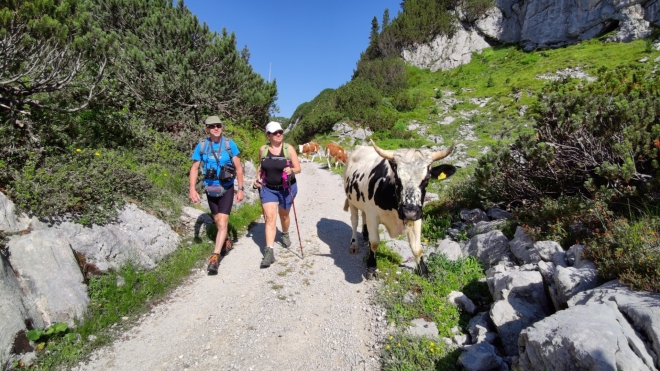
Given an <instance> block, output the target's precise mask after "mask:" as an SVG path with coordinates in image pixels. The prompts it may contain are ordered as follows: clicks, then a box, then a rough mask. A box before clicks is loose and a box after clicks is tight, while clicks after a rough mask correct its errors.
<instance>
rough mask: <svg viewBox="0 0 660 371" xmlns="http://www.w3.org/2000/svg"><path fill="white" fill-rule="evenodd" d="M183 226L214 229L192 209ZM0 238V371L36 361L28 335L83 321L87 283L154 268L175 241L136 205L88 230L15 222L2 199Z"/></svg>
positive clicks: (21, 219) (176, 237) (10, 207)
mask: <svg viewBox="0 0 660 371" xmlns="http://www.w3.org/2000/svg"><path fill="white" fill-rule="evenodd" d="M246 174H247V175H246V178H247V177H250V176H251V177H252V178H251V179H252V181H254V178H255V177H256V170H255V169H254V166H252V167H251V168H250V166H249V165H248V166H246ZM246 182H248V180H246ZM246 184H251V182H249V183H246ZM255 197H256V196H255ZM255 197H253V198H255ZM238 207H240V205H239V206H238ZM186 219H193V220H194V221H193V222H192V223H191V224H192V225H191V227H192V228H190V230H191V231H192V230H194V226H197V227H198V230H197V232H198V233H199V232H200V230H199V229H201V228H202V226H203V227H204V228H205V227H206V226H207V225H208V224H212V223H213V220H212V218H211V217H210V216H209V215H208V214H206V213H204V212H203V211H200V210H197V209H193V208H186V210H185V211H184V218H183V220H184V223H185V220H186ZM0 233H1V234H3V235H5V236H7V239H6V241H4V245H0V365H2V366H0V367H4V366H5V365H7V364H11V362H13V361H15V360H29V359H31V358H32V357H33V356H34V353H33V349H32V346H31V342H30V341H29V340H28V338H27V337H26V332H27V331H28V330H31V329H33V328H34V329H44V328H47V327H49V326H50V325H52V324H53V323H56V322H63V323H67V324H68V325H70V326H73V325H75V320H76V319H82V318H83V317H84V315H85V314H86V311H87V306H88V303H89V296H88V292H87V285H86V282H87V281H86V278H88V276H89V275H92V274H102V273H103V272H105V271H107V270H113V269H114V270H116V269H119V268H121V267H122V266H123V265H125V264H127V263H128V262H131V263H133V264H136V265H137V266H140V267H142V268H145V269H151V268H154V267H156V265H157V264H158V263H159V261H160V260H162V259H163V258H164V257H165V256H167V255H169V254H171V253H172V252H174V251H175V250H176V249H177V248H178V247H179V244H180V241H181V237H180V236H179V235H178V234H177V233H176V232H174V231H173V230H172V228H170V226H169V225H167V224H166V223H164V222H163V221H161V220H159V219H158V218H156V217H155V216H153V215H150V214H148V213H147V212H145V211H143V210H141V209H140V208H138V207H137V205H135V204H131V203H129V204H127V205H126V206H125V207H124V208H123V209H122V210H120V212H119V214H118V217H117V220H116V221H115V222H114V223H110V224H107V225H104V226H98V225H93V226H91V227H86V226H82V225H80V224H75V223H72V222H69V221H63V222H59V223H50V222H49V223H47V222H45V221H42V220H39V219H37V218H29V217H27V216H25V215H16V212H15V206H14V204H13V203H12V202H11V200H9V199H7V197H6V196H5V195H4V194H2V193H0Z"/></svg>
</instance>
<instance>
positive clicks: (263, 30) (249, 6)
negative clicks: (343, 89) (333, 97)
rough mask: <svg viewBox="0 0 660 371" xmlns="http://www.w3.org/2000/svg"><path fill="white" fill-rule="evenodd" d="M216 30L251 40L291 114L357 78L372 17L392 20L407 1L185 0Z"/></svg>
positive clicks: (253, 54)
mask: <svg viewBox="0 0 660 371" xmlns="http://www.w3.org/2000/svg"><path fill="white" fill-rule="evenodd" d="M184 3H185V5H186V6H187V7H188V8H189V9H190V10H191V11H192V12H193V13H194V14H195V15H196V16H197V18H198V19H199V21H200V22H206V23H207V24H208V25H209V27H210V28H211V30H213V31H217V32H221V31H222V28H223V27H224V28H226V29H227V31H228V32H232V31H233V32H234V33H235V34H236V40H237V45H236V47H237V48H238V49H239V50H241V49H243V46H245V45H247V47H248V49H249V50H250V64H251V65H252V68H253V69H254V70H255V71H256V72H257V73H259V74H261V76H263V77H264V79H266V80H268V72H269V64H270V66H271V67H270V77H271V80H272V79H277V92H278V99H277V102H276V104H277V105H278V106H279V108H280V112H279V113H278V114H277V115H278V116H284V117H291V115H292V114H293V112H294V111H295V109H296V108H297V107H298V105H300V104H301V103H304V102H309V101H311V100H312V99H314V97H316V96H317V95H318V94H319V93H320V92H321V91H322V90H323V89H326V88H338V87H339V86H341V85H343V84H345V83H346V82H348V81H349V80H350V79H351V76H352V75H353V70H354V69H355V66H356V63H357V61H358V59H359V58H360V52H362V51H364V50H365V49H366V47H367V45H368V44H369V33H370V32H371V20H372V18H373V17H374V16H375V17H376V18H378V24H379V25H380V24H381V23H382V20H383V11H384V10H385V8H388V9H389V12H390V19H392V18H394V17H396V15H397V14H398V12H399V10H400V9H401V6H400V4H401V0H380V1H376V0H334V1H328V0H321V1H318V0H317V1H314V0H283V1H275V0H270V1H268V0H238V1H237V0H233V1H226V0H214V1H211V0H185V2H184Z"/></svg>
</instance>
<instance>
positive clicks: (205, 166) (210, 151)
mask: <svg viewBox="0 0 660 371" xmlns="http://www.w3.org/2000/svg"><path fill="white" fill-rule="evenodd" d="M204 130H206V133H207V134H208V135H209V137H208V138H207V139H205V140H203V141H201V142H199V143H198V144H197V146H196V147H195V150H194V151H193V154H192V160H193V164H192V167H191V168H190V191H189V192H190V195H189V197H190V201H192V202H194V203H197V202H200V201H201V198H200V197H199V193H197V190H196V189H195V185H196V184H197V174H198V172H199V169H200V165H201V170H202V174H203V176H204V188H205V192H206V197H207V199H208V202H209V208H210V209H211V214H213V220H214V221H215V226H216V227H217V228H218V234H217V235H216V237H215V248H214V249H213V254H211V256H210V257H209V265H208V268H207V270H208V272H209V274H217V273H218V265H219V264H220V253H221V252H224V251H222V248H223V245H224V244H225V239H226V237H227V225H228V223H229V214H230V213H231V207H232V206H233V204H234V200H235V201H236V202H241V201H242V200H243V197H245V196H244V194H243V166H242V165H241V160H240V158H239V157H238V156H239V155H240V153H241V151H239V150H238V147H237V146H236V143H234V141H233V140H231V139H228V138H225V137H223V135H222V121H221V120H220V118H219V117H218V116H209V117H207V118H206V120H204ZM234 179H236V180H237V183H238V188H237V192H234Z"/></svg>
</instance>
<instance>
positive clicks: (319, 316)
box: [76, 163, 387, 371]
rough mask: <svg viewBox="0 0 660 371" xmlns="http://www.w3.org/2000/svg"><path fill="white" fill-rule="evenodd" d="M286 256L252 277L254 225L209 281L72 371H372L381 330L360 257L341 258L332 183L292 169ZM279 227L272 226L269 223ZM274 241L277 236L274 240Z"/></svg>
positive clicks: (259, 235)
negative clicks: (294, 183) (294, 187)
mask: <svg viewBox="0 0 660 371" xmlns="http://www.w3.org/2000/svg"><path fill="white" fill-rule="evenodd" d="M302 168H303V172H302V173H301V174H300V175H298V176H297V178H298V182H299V190H300V192H299V194H298V197H297V198H296V201H295V206H296V211H297V212H298V223H299V225H300V235H301V237H302V240H303V248H304V253H305V257H304V259H301V258H300V247H299V242H298V235H297V233H296V230H295V219H294V218H293V215H292V221H291V225H292V228H291V232H292V233H291V240H292V243H293V245H292V246H291V248H290V249H285V248H283V247H282V246H279V245H278V246H277V247H276V248H275V257H276V259H277V260H276V262H275V264H273V265H272V266H271V267H270V268H267V269H260V268H259V263H260V262H261V257H262V251H263V246H264V245H265V239H264V233H263V230H264V228H263V222H260V223H258V224H257V225H256V227H254V228H253V229H252V230H250V231H249V232H248V233H247V234H246V235H244V236H241V237H240V239H239V240H238V242H237V243H236V244H235V247H236V248H235V249H234V250H233V251H232V252H231V253H230V254H229V255H228V256H226V257H225V258H224V259H223V260H222V262H221V263H220V271H219V273H218V275H217V276H207V275H206V271H205V270H198V271H196V272H195V273H193V275H192V277H191V278H190V279H189V280H187V282H186V283H185V284H183V285H182V286H180V287H179V288H178V289H176V290H175V291H174V292H173V293H172V294H171V295H170V297H169V298H168V299H166V300H164V301H163V302H162V303H161V304H159V305H157V306H156V307H154V308H153V309H152V311H151V312H150V313H147V314H146V315H144V316H142V317H141V318H140V319H139V321H138V323H137V324H136V325H135V326H134V327H133V328H131V329H130V330H128V331H126V332H125V333H124V334H123V335H122V336H121V337H120V338H119V339H118V340H116V341H115V342H114V343H113V344H111V345H109V346H107V347H104V348H102V349H99V350H98V351H96V352H94V353H93V354H92V355H91V356H90V358H89V359H88V360H87V361H86V362H83V363H81V364H80V365H79V367H77V368H76V370H79V371H83V370H145V371H146V370H211V369H213V370H278V371H279V370H378V369H380V360H379V353H380V351H379V349H380V348H379V344H380V340H381V339H382V336H384V334H385V332H386V330H387V328H386V326H387V323H386V321H385V319H384V313H383V311H382V309H380V308H378V307H377V306H375V305H374V304H373V302H372V300H371V298H372V294H373V292H374V290H375V288H376V286H375V285H377V282H373V281H365V280H364V278H363V275H362V274H363V272H364V269H365V263H364V262H363V260H362V259H363V256H364V255H365V254H366V252H367V247H365V246H362V247H361V251H360V254H358V255H350V254H349V253H348V245H349V243H350V235H351V227H350V214H349V213H347V212H344V211H343V205H344V199H345V196H344V192H343V189H342V181H341V178H340V177H339V176H338V175H336V174H332V173H331V172H329V171H327V170H325V169H323V168H321V165H319V164H318V163H304V164H302ZM278 229H279V222H278ZM278 239H279V233H278Z"/></svg>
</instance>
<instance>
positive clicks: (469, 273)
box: [376, 244, 491, 370]
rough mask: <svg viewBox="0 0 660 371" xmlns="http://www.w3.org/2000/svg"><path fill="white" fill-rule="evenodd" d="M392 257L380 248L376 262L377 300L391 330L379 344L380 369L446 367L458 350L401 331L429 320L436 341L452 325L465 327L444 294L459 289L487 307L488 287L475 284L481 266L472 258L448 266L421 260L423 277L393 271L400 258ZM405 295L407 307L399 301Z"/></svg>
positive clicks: (442, 260)
mask: <svg viewBox="0 0 660 371" xmlns="http://www.w3.org/2000/svg"><path fill="white" fill-rule="evenodd" d="M396 258H398V255H397V254H396V253H394V252H392V251H391V250H390V249H388V248H387V247H386V246H385V245H384V244H381V246H380V247H379V249H378V253H377V255H376V259H377V262H378V268H379V269H380V270H381V272H382V273H381V276H380V277H381V279H382V281H383V285H382V287H381V289H379V291H378V294H377V300H378V302H379V304H380V305H381V306H383V307H384V308H385V309H386V310H387V321H388V322H389V323H390V324H393V325H394V326H395V328H396V331H395V332H394V333H393V334H392V335H391V336H390V337H389V338H388V339H386V341H385V345H384V348H383V358H382V362H383V370H445V369H452V367H453V365H455V364H456V360H457V359H458V356H459V355H460V351H455V350H452V349H449V348H447V347H446V345H445V344H444V343H438V342H437V341H433V340H429V339H425V338H416V337H411V336H409V335H405V334H404V330H405V328H406V327H407V326H408V324H409V323H410V321H412V320H414V319H416V318H425V319H427V320H428V321H433V322H435V323H436V325H437V326H438V330H439V332H440V336H441V337H450V336H451V330H450V329H451V328H452V327H456V326H458V327H462V328H465V327H466V326H467V323H468V321H469V319H470V315H469V314H467V313H461V312H460V311H459V310H458V308H457V307H455V306H454V305H453V304H450V303H448V302H447V300H446V296H447V295H448V294H449V293H450V292H451V291H454V290H455V291H461V292H463V293H464V294H465V295H467V296H468V297H469V298H471V299H472V300H473V301H474V302H475V303H477V304H480V305H482V306H486V305H488V304H490V301H491V298H490V293H489V291H488V286H487V284H486V283H485V282H480V281H479V280H480V279H481V278H484V273H483V267H482V265H481V264H480V263H479V262H478V261H477V260H476V259H475V258H473V257H469V258H465V259H460V260H459V261H456V262H452V261H449V260H447V259H446V258H445V257H444V256H434V257H432V258H430V259H429V260H428V261H427V265H428V267H429V271H430V275H429V278H428V279H427V278H423V277H420V276H419V275H417V274H414V273H412V272H410V271H408V270H405V269H401V268H400V267H398V264H399V263H400V258H399V259H398V262H399V263H398V262H397V259H396ZM409 292H410V293H413V295H414V297H415V300H414V301H413V302H412V303H410V304H407V303H404V301H403V298H404V296H405V295H406V294H407V293H409Z"/></svg>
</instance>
